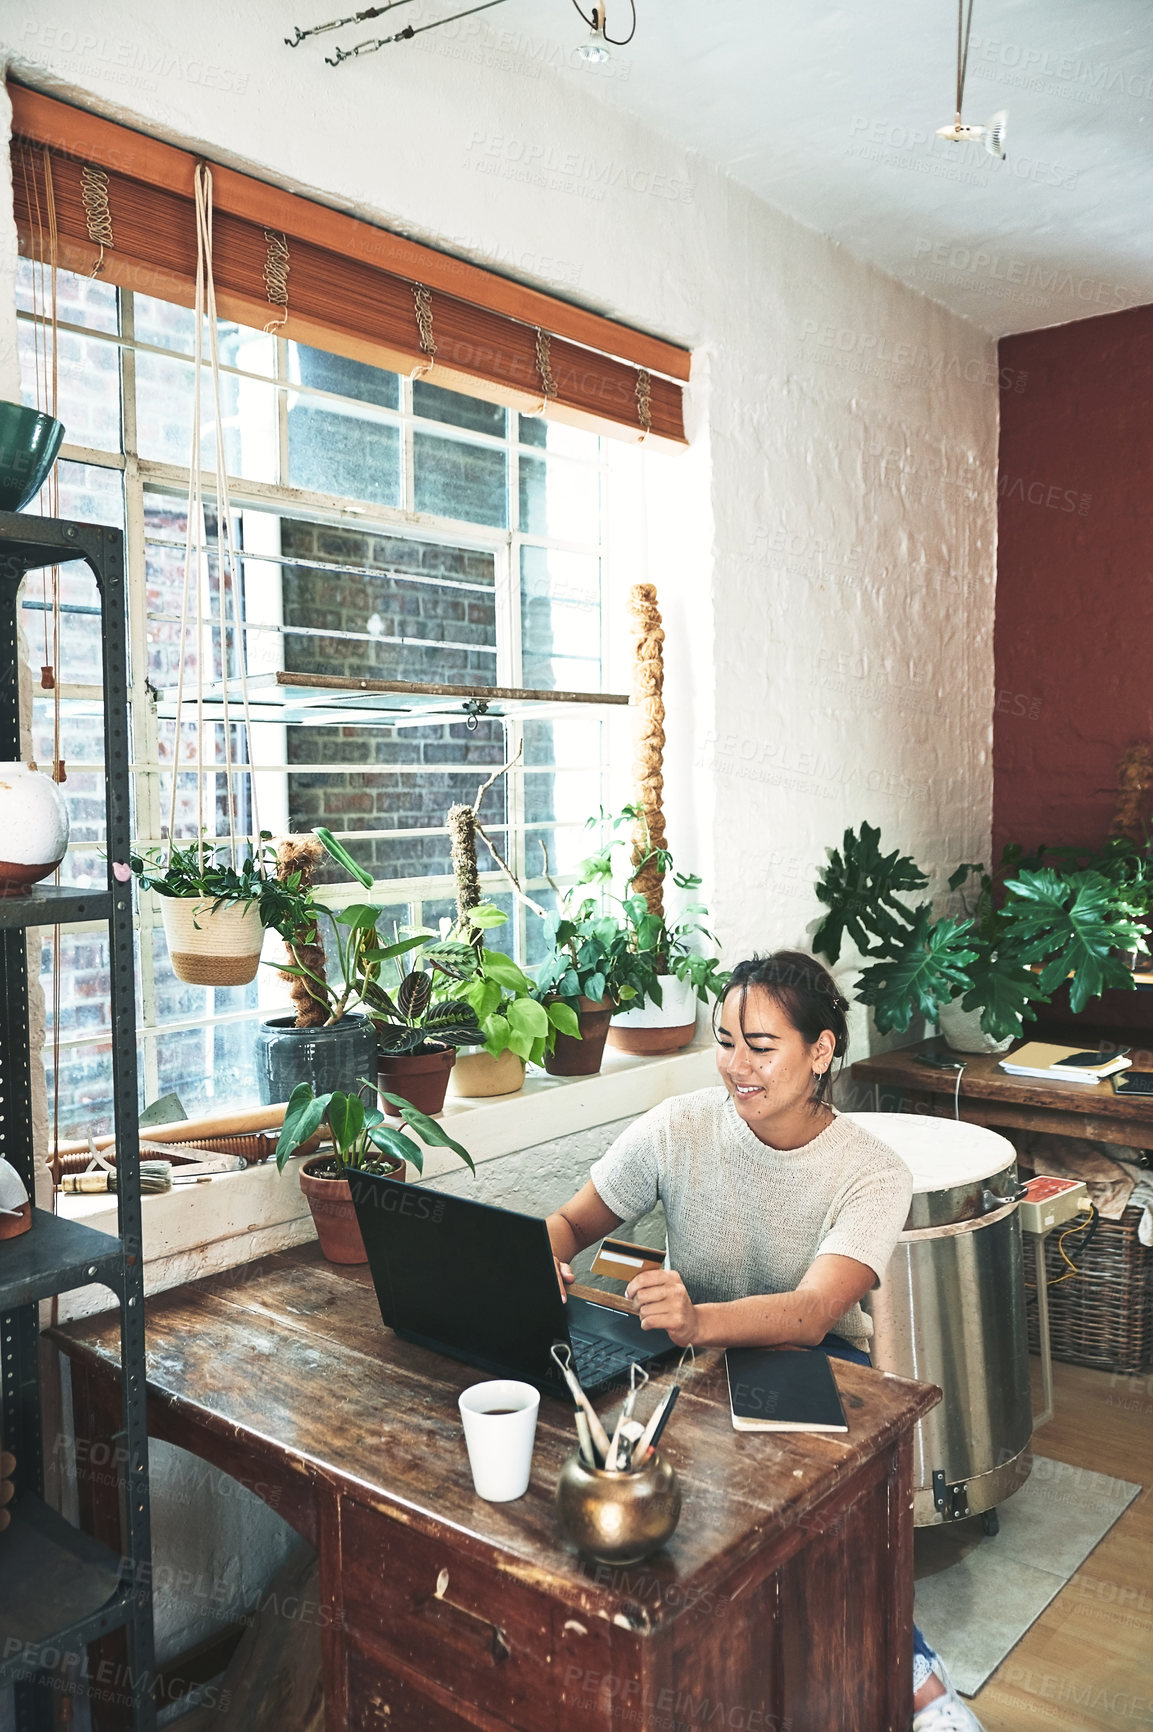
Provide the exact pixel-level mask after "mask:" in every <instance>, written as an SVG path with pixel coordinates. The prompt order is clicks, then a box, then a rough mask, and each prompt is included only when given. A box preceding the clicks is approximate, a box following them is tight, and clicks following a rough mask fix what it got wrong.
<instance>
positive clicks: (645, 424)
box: [636, 367, 653, 445]
mask: <svg viewBox="0 0 1153 1732" xmlns="http://www.w3.org/2000/svg"><path fill="white" fill-rule="evenodd" d="M636 389H637V420H638V421H639V422H640V425H641V436H640V439H639V440H638V444H641V445H643V444H644V442H645V440H646V439H647V438H648V436H649V434H650V433H651V432H652V429H653V410H652V377H651V375H650V374H649V373H648V371H647V370H646V369H645V368H644V367H642V368H641V369H640V371H639V372H638V373H637V387H636Z"/></svg>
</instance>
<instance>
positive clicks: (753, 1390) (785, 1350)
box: [725, 1347, 849, 1431]
mask: <svg viewBox="0 0 1153 1732" xmlns="http://www.w3.org/2000/svg"><path fill="white" fill-rule="evenodd" d="M725 1367H726V1369H727V1371H728V1374H729V1406H730V1407H731V1408H732V1413H733V1427H734V1429H735V1430H737V1431H848V1429H849V1428H848V1426H847V1425H846V1423H845V1410H844V1408H843V1407H842V1406H841V1398H840V1396H839V1395H838V1393H837V1385H836V1383H835V1382H834V1381H833V1373H832V1371H831V1369H830V1367H829V1361H828V1359H827V1357H826V1355H825V1354H823V1353H822V1352H821V1351H820V1349H819V1348H816V1347H730V1348H729V1350H728V1352H727V1353H726V1354H725Z"/></svg>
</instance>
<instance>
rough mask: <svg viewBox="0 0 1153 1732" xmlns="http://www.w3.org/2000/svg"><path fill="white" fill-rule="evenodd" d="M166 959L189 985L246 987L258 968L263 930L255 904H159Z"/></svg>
mask: <svg viewBox="0 0 1153 1732" xmlns="http://www.w3.org/2000/svg"><path fill="white" fill-rule="evenodd" d="M160 913H161V916H162V918H163V920H164V936H165V938H166V939H167V940H168V958H169V961H170V962H171V963H172V972H173V974H175V976H176V978H177V980H183V981H187V983H188V984H189V985H190V986H247V985H248V983H249V981H250V980H255V979H256V972H257V969H258V968H259V967H260V947H261V945H262V944H263V942H264V927H263V926H262V925H261V923H260V909H259V908H258V907H257V905H256V903H255V902H218V903H212V902H205V901H202V900H199V899H197V900H192V899H191V898H186V897H183V896H164V897H162V898H161V901H160Z"/></svg>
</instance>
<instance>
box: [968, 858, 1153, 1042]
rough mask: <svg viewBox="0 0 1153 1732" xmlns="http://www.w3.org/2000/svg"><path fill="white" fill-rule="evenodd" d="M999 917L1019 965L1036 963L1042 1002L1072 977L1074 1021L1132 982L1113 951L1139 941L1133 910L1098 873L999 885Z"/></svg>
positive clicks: (1024, 876)
mask: <svg viewBox="0 0 1153 1732" xmlns="http://www.w3.org/2000/svg"><path fill="white" fill-rule="evenodd" d="M1005 889H1006V892H1007V893H1008V900H1007V901H1006V903H1005V906H1004V909H1003V911H1002V913H1003V916H1004V918H1005V920H1006V922H1007V924H1008V926H1009V929H1010V930H1011V932H1012V934H1013V937H1014V939H1015V940H1016V941H1017V943H1018V944H1019V946H1020V956H1021V960H1022V961H1023V962H1039V963H1043V964H1044V966H1043V967H1042V969H1041V977H1040V981H1039V985H1040V988H1041V991H1042V992H1043V993H1044V994H1045V995H1046V996H1048V995H1049V994H1051V993H1053V992H1056V990H1057V988H1058V987H1059V986H1060V985H1061V984H1062V982H1063V981H1064V980H1065V979H1066V978H1067V977H1068V976H1069V975H1072V977H1073V978H1072V980H1071V981H1070V983H1069V1007H1070V1009H1071V1010H1072V1012H1073V1014H1074V1015H1077V1014H1078V1012H1080V1011H1082V1010H1084V1008H1085V1006H1086V1004H1088V1002H1089V1000H1090V999H1091V998H1096V997H1098V996H1099V995H1100V994H1101V993H1102V992H1104V991H1105V990H1106V988H1107V987H1120V988H1122V989H1123V990H1124V989H1127V988H1128V989H1132V987H1133V976H1132V974H1131V973H1130V971H1129V969H1128V968H1127V967H1126V966H1125V964H1124V963H1123V962H1122V961H1121V959H1120V958H1119V957H1117V956H1114V955H1113V951H1114V950H1131V949H1132V948H1133V947H1134V946H1135V945H1136V944H1137V943H1138V941H1139V940H1140V938H1141V937H1142V936H1143V931H1144V929H1143V927H1142V926H1140V925H1139V924H1138V922H1137V920H1136V918H1135V915H1136V910H1135V909H1134V908H1133V907H1132V905H1131V904H1130V903H1129V901H1128V899H1127V898H1126V897H1125V896H1124V894H1123V893H1122V891H1121V890H1119V888H1118V887H1117V886H1116V885H1115V884H1112V883H1110V881H1109V879H1107V878H1106V877H1105V876H1104V874H1103V873H1101V872H1095V871H1087V872H1069V873H1059V872H1055V871H1053V870H1052V868H1051V867H1047V866H1046V867H1042V868H1041V869H1040V870H1039V871H1035V872H1032V871H1022V872H1021V873H1020V874H1019V875H1018V876H1017V877H1016V878H1010V879H1009V880H1008V881H1007V882H1006V885H1005Z"/></svg>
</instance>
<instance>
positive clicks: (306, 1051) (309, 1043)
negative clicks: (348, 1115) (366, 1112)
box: [256, 1016, 376, 1106]
mask: <svg viewBox="0 0 1153 1732" xmlns="http://www.w3.org/2000/svg"><path fill="white" fill-rule="evenodd" d="M256 1080H257V1086H258V1088H259V1090H260V1100H261V1105H262V1106H270V1105H272V1104H273V1103H274V1102H279V1101H286V1100H288V1098H289V1096H290V1095H291V1094H292V1091H293V1089H294V1088H295V1087H296V1085H297V1083H302V1082H306V1083H311V1084H312V1088H313V1092H314V1093H315V1094H318V1095H323V1094H328V1093H329V1091H330V1090H332V1089H341V1090H343V1091H344V1092H345V1093H346V1094H355V1093H356V1092H357V1090H358V1089H359V1088H360V1085H361V1083H363V1082H369V1083H372V1084H373V1085H374V1086H375V1080H376V1029H375V1027H374V1026H373V1024H372V1023H371V1022H369V1020H368V1018H367V1017H366V1016H345V1017H342V1018H341V1020H340V1021H339V1022H334V1023H333V1024H332V1026H331V1028H297V1027H296V1024H295V1020H294V1019H293V1018H292V1017H291V1016H274V1017H271V1018H270V1019H269V1020H268V1021H267V1022H262V1023H261V1025H260V1027H259V1028H258V1029H257V1031H256Z"/></svg>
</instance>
